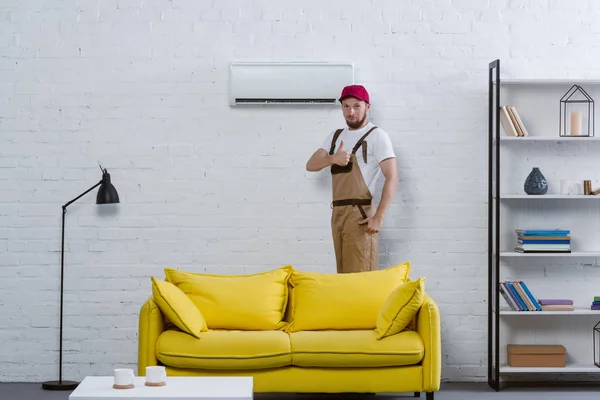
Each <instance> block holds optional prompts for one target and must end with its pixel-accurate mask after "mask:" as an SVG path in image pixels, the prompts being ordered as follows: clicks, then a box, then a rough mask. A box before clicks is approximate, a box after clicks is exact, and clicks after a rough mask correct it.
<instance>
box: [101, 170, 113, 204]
mask: <svg viewBox="0 0 600 400" xmlns="http://www.w3.org/2000/svg"><path fill="white" fill-rule="evenodd" d="M112 203H119V193H117V189H115V187H114V186H113V184H112V183H111V182H110V174H109V173H108V172H107V171H106V169H104V171H103V172H102V184H101V185H100V189H98V194H97V195H96V204H112Z"/></svg>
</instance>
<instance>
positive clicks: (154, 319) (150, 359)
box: [138, 296, 165, 376]
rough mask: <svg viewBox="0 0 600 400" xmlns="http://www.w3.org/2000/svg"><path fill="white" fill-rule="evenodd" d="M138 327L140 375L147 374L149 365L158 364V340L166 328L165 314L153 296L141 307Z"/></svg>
mask: <svg viewBox="0 0 600 400" xmlns="http://www.w3.org/2000/svg"><path fill="white" fill-rule="evenodd" d="M138 328H139V329H138V376H146V367H147V366H151V365H158V360H157V359H156V342H157V341H158V337H159V336H160V334H161V333H162V332H163V331H164V330H165V322H164V316H163V315H162V313H161V312H160V309H159V308H158V306H157V305H156V303H155V302H154V300H153V299H152V296H150V298H149V299H148V300H147V301H146V302H145V303H144V305H142V308H141V309H140V320H139V327H138Z"/></svg>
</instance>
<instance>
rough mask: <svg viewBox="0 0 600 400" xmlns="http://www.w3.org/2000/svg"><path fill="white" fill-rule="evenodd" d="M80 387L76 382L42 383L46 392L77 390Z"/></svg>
mask: <svg viewBox="0 0 600 400" xmlns="http://www.w3.org/2000/svg"><path fill="white" fill-rule="evenodd" d="M77 385H79V383H78V382H74V381H47V382H44V383H42V389H44V390H75V388H76V387H77Z"/></svg>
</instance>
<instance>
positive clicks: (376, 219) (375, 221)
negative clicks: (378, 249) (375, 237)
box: [359, 214, 383, 233]
mask: <svg viewBox="0 0 600 400" xmlns="http://www.w3.org/2000/svg"><path fill="white" fill-rule="evenodd" d="M359 224H361V225H364V224H367V232H369V233H376V232H379V229H381V225H382V224H383V218H382V217H380V216H378V215H377V214H375V215H373V216H372V217H367V218H365V219H363V220H362V221H360V222H359Z"/></svg>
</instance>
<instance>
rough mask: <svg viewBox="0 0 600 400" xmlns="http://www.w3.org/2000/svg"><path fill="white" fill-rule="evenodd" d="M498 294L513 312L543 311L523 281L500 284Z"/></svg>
mask: <svg viewBox="0 0 600 400" xmlns="http://www.w3.org/2000/svg"><path fill="white" fill-rule="evenodd" d="M500 293H501V294H502V297H504V300H506V302H507V303H508V305H509V307H510V308H511V309H512V310H513V311H543V308H542V306H541V305H540V303H539V302H538V301H537V299H536V298H535V296H534V295H533V293H531V291H530V290H529V288H528V287H527V285H525V282H523V281H504V282H500Z"/></svg>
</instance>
